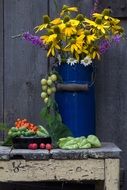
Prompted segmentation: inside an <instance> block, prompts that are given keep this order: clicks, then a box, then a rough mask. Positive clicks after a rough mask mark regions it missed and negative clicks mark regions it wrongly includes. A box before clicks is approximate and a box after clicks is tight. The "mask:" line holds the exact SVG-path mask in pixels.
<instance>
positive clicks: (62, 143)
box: [58, 135, 101, 150]
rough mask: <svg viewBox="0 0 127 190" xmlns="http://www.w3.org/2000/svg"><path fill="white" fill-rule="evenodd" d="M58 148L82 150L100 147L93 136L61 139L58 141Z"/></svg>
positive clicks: (99, 143) (97, 140) (98, 141)
mask: <svg viewBox="0 0 127 190" xmlns="http://www.w3.org/2000/svg"><path fill="white" fill-rule="evenodd" d="M58 146H59V148H61V149H67V150H71V149H82V148H86V149H87V148H99V147H101V142H100V140H99V139H98V138H97V137H96V136H95V135H89V136H88V137H87V138H86V137H84V136H82V137H77V138H74V137H67V138H61V139H59V141H58Z"/></svg>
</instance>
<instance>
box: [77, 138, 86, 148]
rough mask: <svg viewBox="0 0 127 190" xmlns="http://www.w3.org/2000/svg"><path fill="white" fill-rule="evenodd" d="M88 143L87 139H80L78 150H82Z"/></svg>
mask: <svg viewBox="0 0 127 190" xmlns="http://www.w3.org/2000/svg"><path fill="white" fill-rule="evenodd" d="M87 143H88V141H87V139H86V138H84V139H83V138H82V139H81V140H80V142H79V143H78V146H79V148H82V147H83V146H84V145H86V144H87Z"/></svg>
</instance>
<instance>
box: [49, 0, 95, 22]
mask: <svg viewBox="0 0 127 190" xmlns="http://www.w3.org/2000/svg"><path fill="white" fill-rule="evenodd" d="M56 2H57V6H58V12H59V11H60V10H61V8H62V6H63V5H68V6H77V7H78V9H79V11H80V12H82V13H83V14H84V15H86V16H90V14H91V10H92V9H93V1H92V0H89V1H86V0H71V1H70V0H60V1H59V0H56ZM49 13H50V15H51V17H52V18H54V17H56V13H57V12H56V7H55V4H54V3H53V0H49Z"/></svg>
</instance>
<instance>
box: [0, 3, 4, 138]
mask: <svg viewBox="0 0 127 190" xmlns="http://www.w3.org/2000/svg"><path fill="white" fill-rule="evenodd" d="M3 25H4V23H3V0H0V122H3V82H4V81H3V67H4V65H3V60H4V51H3V48H4V47H3V40H4V39H3ZM0 140H3V133H2V132H0Z"/></svg>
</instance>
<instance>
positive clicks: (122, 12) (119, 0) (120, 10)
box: [99, 0, 127, 18]
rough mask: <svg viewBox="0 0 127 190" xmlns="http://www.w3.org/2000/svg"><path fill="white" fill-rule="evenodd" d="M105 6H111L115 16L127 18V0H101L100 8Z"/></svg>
mask: <svg viewBox="0 0 127 190" xmlns="http://www.w3.org/2000/svg"><path fill="white" fill-rule="evenodd" d="M104 8H110V9H111V10H112V16H114V17H119V18H127V0H112V1H107V0H103V1H99V9H100V10H103V9H104Z"/></svg>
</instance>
